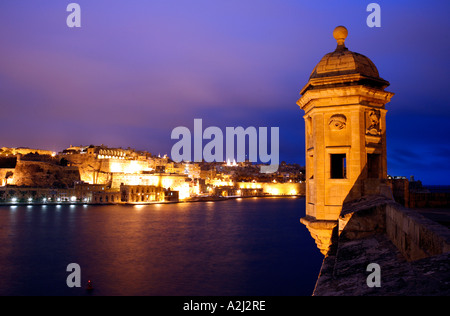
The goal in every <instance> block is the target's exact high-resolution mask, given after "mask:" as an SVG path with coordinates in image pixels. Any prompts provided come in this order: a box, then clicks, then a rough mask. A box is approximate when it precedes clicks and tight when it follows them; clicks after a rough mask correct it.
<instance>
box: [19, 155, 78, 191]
mask: <svg viewBox="0 0 450 316" xmlns="http://www.w3.org/2000/svg"><path fill="white" fill-rule="evenodd" d="M75 181H80V173H79V171H78V168H77V167H63V166H58V165H55V164H51V163H47V162H42V161H20V160H19V161H17V164H16V168H15V169H14V185H17V186H28V187H36V188H43V187H46V188H52V187H54V188H69V187H73V185H74V182H75Z"/></svg>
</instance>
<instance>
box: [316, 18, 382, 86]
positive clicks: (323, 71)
mask: <svg viewBox="0 0 450 316" xmlns="http://www.w3.org/2000/svg"><path fill="white" fill-rule="evenodd" d="M347 35H348V31H347V29H346V28H345V27H344V26H338V27H336V28H335V30H334V32H333V36H334V38H335V39H336V41H337V43H338V45H337V47H336V50H335V51H334V52H331V53H328V54H326V55H325V56H324V57H323V58H322V59H321V60H320V62H319V63H318V64H317V66H316V67H315V68H314V70H313V71H312V73H311V76H310V79H315V78H325V77H335V76H341V75H352V74H359V75H361V76H363V77H368V79H378V80H380V79H381V78H380V75H379V73H378V70H377V67H375V65H374V63H373V62H372V61H371V60H370V59H369V58H367V57H366V56H364V55H361V54H359V53H355V52H352V51H350V50H348V48H347V47H345V39H346V37H347ZM381 80H382V79H381Z"/></svg>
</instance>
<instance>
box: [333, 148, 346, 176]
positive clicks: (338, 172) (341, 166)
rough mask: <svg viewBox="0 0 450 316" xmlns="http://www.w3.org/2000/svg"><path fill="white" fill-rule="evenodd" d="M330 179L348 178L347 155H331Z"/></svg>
mask: <svg viewBox="0 0 450 316" xmlns="http://www.w3.org/2000/svg"><path fill="white" fill-rule="evenodd" d="M330 162H331V166H330V167H331V168H330V178H331V179H345V178H347V158H346V155H345V154H331V155H330Z"/></svg>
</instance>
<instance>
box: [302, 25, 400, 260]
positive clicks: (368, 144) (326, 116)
mask: <svg viewBox="0 0 450 316" xmlns="http://www.w3.org/2000/svg"><path fill="white" fill-rule="evenodd" d="M347 35H348V31H347V29H346V28H345V27H343V26H338V27H336V29H335V30H334V32H333V36H334V38H335V39H336V41H337V47H336V50H335V51H334V52H331V53H329V54H326V55H325V56H324V57H323V58H322V60H321V61H320V62H319V63H318V64H317V66H316V67H315V68H314V70H313V71H312V73H311V76H310V78H309V81H308V83H307V84H306V86H305V87H304V88H303V89H302V90H301V92H300V94H301V95H302V97H301V98H300V99H299V100H298V101H297V104H298V105H299V106H300V108H301V109H302V110H303V111H304V112H305V115H304V119H305V138H306V139H305V145H306V216H305V217H304V218H302V219H301V222H302V223H303V224H305V225H306V226H307V228H308V230H309V231H310V233H311V235H312V236H313V237H314V239H315V240H316V243H317V246H318V247H319V249H320V250H321V252H322V253H323V254H326V252H327V251H328V246H329V244H330V240H331V233H332V230H333V228H334V227H335V226H336V224H337V221H338V218H339V214H340V212H341V209H342V204H343V203H344V202H347V201H351V200H355V199H359V198H361V197H362V196H364V195H373V194H383V195H390V189H389V187H388V185H387V184H386V178H387V166H386V120H385V117H386V110H385V104H386V103H388V102H389V101H390V99H391V97H392V96H393V93H391V92H387V91H385V90H384V89H385V88H386V87H388V86H389V82H387V81H385V80H383V79H382V78H380V76H379V74H378V70H377V68H376V67H375V65H374V64H373V63H372V61H371V60H370V59H369V58H367V57H365V56H363V55H361V54H358V53H355V52H352V51H350V50H348V48H347V47H345V39H346V38H347Z"/></svg>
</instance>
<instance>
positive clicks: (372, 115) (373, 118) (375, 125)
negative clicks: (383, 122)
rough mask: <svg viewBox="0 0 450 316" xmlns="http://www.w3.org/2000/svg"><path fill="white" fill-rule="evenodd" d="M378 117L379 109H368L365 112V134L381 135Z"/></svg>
mask: <svg viewBox="0 0 450 316" xmlns="http://www.w3.org/2000/svg"><path fill="white" fill-rule="evenodd" d="M380 117H381V115H380V111H379V110H369V111H367V112H366V135H371V136H380V135H381V127H380Z"/></svg>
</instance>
